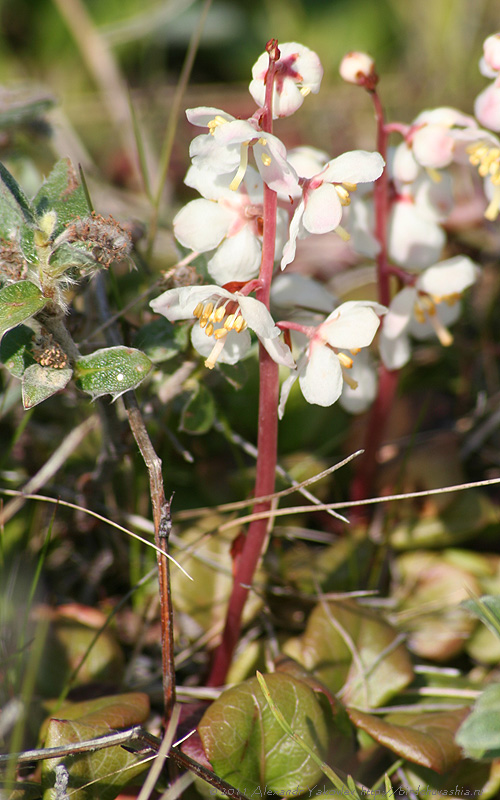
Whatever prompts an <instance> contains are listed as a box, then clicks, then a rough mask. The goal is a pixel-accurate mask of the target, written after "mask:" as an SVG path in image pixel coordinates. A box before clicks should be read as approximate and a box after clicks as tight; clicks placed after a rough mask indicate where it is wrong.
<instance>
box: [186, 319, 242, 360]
mask: <svg viewBox="0 0 500 800" xmlns="http://www.w3.org/2000/svg"><path fill="white" fill-rule="evenodd" d="M191 341H192V343H193V347H194V348H195V350H197V351H198V353H200V355H202V356H204V357H205V358H207V357H208V356H209V355H210V353H211V352H212V350H213V348H214V345H215V343H216V340H215V338H214V337H213V336H207V335H206V333H205V331H204V329H202V328H200V326H199V325H198V324H196V325H193V327H192V329H191ZM251 344H252V341H251V339H250V334H249V333H248V331H241V332H240V333H236V332H235V331H230V332H229V333H228V335H227V336H226V339H225V342H224V348H223V349H222V351H221V353H220V355H219V356H218V358H217V361H220V362H221V363H222V364H236V362H237V361H239V360H240V359H241V358H243V356H244V355H246V353H248V351H249V350H250V347H251Z"/></svg>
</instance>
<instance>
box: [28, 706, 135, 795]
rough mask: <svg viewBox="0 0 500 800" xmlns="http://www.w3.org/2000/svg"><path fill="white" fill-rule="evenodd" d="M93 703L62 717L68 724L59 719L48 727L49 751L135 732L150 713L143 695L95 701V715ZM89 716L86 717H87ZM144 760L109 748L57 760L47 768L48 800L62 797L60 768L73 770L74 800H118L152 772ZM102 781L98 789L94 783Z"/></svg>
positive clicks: (45, 764) (71, 709) (44, 774)
mask: <svg viewBox="0 0 500 800" xmlns="http://www.w3.org/2000/svg"><path fill="white" fill-rule="evenodd" d="M88 707H89V706H88V704H87V703H76V704H74V705H73V706H72V707H68V706H66V707H65V708H64V709H61V711H60V712H59V714H60V716H62V714H63V713H64V716H65V719H64V718H63V719H60V718H53V719H51V720H50V722H49V724H48V727H47V735H46V739H45V747H60V746H63V745H65V744H73V743H75V742H83V741H88V740H89V739H94V738H96V737H99V736H102V735H104V734H105V733H109V732H110V731H112V730H120V729H122V728H128V727H132V726H133V725H137V724H141V723H143V722H144V721H145V720H146V718H147V716H148V713H149V700H148V697H147V695H145V694H142V693H140V692H136V693H130V694H123V695H114V696H112V697H102V698H99V700H94V701H92V710H91V711H90V712H89V711H88ZM82 712H83V713H82ZM142 758H143V757H141V756H139V755H135V754H132V753H129V752H127V751H126V750H124V749H123V747H108V748H105V749H101V750H95V751H93V752H86V753H82V754H80V755H73V756H66V757H64V758H52V759H48V760H46V761H44V762H43V766H42V788H43V791H44V794H43V800H56V798H57V797H60V794H59V795H58V794H57V790H56V780H57V771H58V767H60V765H64V767H65V769H66V770H67V774H68V778H69V782H68V787H67V793H68V795H69V794H71V797H72V798H73V800H95V798H96V797H98V798H99V800H113V798H114V797H116V796H117V795H118V794H119V793H120V791H121V790H122V788H123V787H124V786H126V785H128V784H129V783H130V782H131V780H132V778H134V777H135V776H136V775H138V774H140V773H141V772H142V771H143V770H145V769H147V767H148V765H149V760H146V761H144V762H142ZM93 781H98V783H97V784H96V783H92V785H87V784H91V782H93Z"/></svg>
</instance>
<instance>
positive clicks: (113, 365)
mask: <svg viewBox="0 0 500 800" xmlns="http://www.w3.org/2000/svg"><path fill="white" fill-rule="evenodd" d="M151 367H152V364H151V361H150V360H149V358H148V357H147V356H146V355H144V353H141V351H140V350H135V349H134V348H132V347H124V346H122V345H120V346H118V347H106V348H103V349H102V350H96V351H95V353H91V355H89V356H83V357H82V358H80V359H78V361H77V362H76V364H75V381H76V385H77V386H78V388H79V389H82V391H84V392H87V394H90V395H91V396H92V400H95V399H96V397H101V396H102V395H104V394H110V395H112V396H113V399H114V400H116V398H117V397H119V396H120V395H121V394H123V392H127V391H128V390H129V389H135V387H136V386H138V385H139V384H140V383H141V382H142V381H143V380H144V378H145V377H146V375H147V374H148V372H149V371H150V369H151Z"/></svg>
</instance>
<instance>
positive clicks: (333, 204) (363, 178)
mask: <svg viewBox="0 0 500 800" xmlns="http://www.w3.org/2000/svg"><path fill="white" fill-rule="evenodd" d="M383 169H384V159H383V158H382V156H381V155H380V153H368V152H366V151H365V150H353V151H351V152H349V153H343V154H342V155H340V156H338V157H337V158H334V159H332V160H331V161H329V162H328V163H327V164H326V166H325V167H324V168H323V169H322V170H321V172H319V173H318V174H317V175H314V176H313V177H312V178H305V179H302V181H301V184H302V199H301V200H300V202H299V204H298V206H297V208H296V209H295V212H294V215H293V217H292V221H291V223H290V237H289V239H288V242H287V243H286V245H285V247H284V248H283V258H282V260H281V269H284V268H285V267H286V266H287V264H290V262H291V261H293V259H294V257H295V248H296V242H297V238H299V239H302V238H304V237H305V236H308V235H309V234H310V233H328V232H329V231H334V230H336V231H337V232H338V233H340V234H341V235H342V236H343V238H347V239H348V238H349V236H348V235H347V234H346V233H345V231H343V229H342V228H341V227H340V222H341V220H342V212H343V208H344V207H345V206H347V205H349V203H350V197H349V193H350V192H352V191H354V190H355V189H356V185H357V184H358V183H366V182H370V181H375V180H376V179H377V178H379V177H380V175H381V174H382V171H383Z"/></svg>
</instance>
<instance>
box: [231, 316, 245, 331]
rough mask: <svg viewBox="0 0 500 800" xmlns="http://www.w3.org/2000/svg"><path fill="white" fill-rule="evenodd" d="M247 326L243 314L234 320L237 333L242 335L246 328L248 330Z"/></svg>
mask: <svg viewBox="0 0 500 800" xmlns="http://www.w3.org/2000/svg"><path fill="white" fill-rule="evenodd" d="M246 326H247V324H246V322H245V320H244V319H243V317H242V316H241V314H240V315H239V316H238V317H236V319H235V320H234V323H233V330H235V331H236V333H241V331H242V330H244V328H246Z"/></svg>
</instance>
